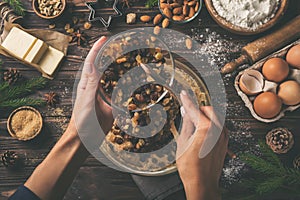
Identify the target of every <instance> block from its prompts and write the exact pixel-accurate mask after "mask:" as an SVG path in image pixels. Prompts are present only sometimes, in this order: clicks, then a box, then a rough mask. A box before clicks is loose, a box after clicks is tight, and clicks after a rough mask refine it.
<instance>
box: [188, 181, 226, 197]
mask: <svg viewBox="0 0 300 200" xmlns="http://www.w3.org/2000/svg"><path fill="white" fill-rule="evenodd" d="M183 185H184V190H185V194H186V198H187V200H221V194H220V191H219V189H218V188H216V187H213V188H212V187H207V186H205V185H204V184H200V183H190V182H184V184H183Z"/></svg>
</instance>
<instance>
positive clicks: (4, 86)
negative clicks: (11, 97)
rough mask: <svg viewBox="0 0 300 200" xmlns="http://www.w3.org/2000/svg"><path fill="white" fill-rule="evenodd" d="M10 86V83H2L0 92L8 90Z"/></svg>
mask: <svg viewBox="0 0 300 200" xmlns="http://www.w3.org/2000/svg"><path fill="white" fill-rule="evenodd" d="M8 86H9V84H8V82H2V83H0V92H1V91H3V90H5V89H6V88H8Z"/></svg>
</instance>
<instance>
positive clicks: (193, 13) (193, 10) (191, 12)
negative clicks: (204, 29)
mask: <svg viewBox="0 0 300 200" xmlns="http://www.w3.org/2000/svg"><path fill="white" fill-rule="evenodd" d="M194 15H195V8H193V7H190V12H189V17H190V18H191V17H193V16H194Z"/></svg>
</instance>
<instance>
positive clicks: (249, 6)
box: [212, 0, 280, 30]
mask: <svg viewBox="0 0 300 200" xmlns="http://www.w3.org/2000/svg"><path fill="white" fill-rule="evenodd" d="M212 3H213V6H214V7H215V9H216V11H217V13H218V14H219V15H220V16H221V17H223V18H224V19H226V20H227V21H228V22H230V23H232V24H233V25H236V26H239V27H241V28H246V29H251V30H255V29H258V28H259V27H260V26H261V25H263V24H265V23H267V22H268V21H269V20H270V19H272V18H273V17H274V15H275V13H276V11H277V8H278V5H279V3H280V0H212Z"/></svg>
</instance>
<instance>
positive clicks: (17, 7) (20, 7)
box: [3, 0, 25, 16]
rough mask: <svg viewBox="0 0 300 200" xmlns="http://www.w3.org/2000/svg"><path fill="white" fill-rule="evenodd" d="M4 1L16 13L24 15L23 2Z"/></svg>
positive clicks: (18, 0) (15, 0)
mask: <svg viewBox="0 0 300 200" xmlns="http://www.w3.org/2000/svg"><path fill="white" fill-rule="evenodd" d="M3 1H4V2H6V3H8V4H9V5H10V7H11V8H12V9H13V10H14V11H15V13H16V14H18V15H21V16H24V15H25V8H24V6H23V3H22V2H21V1H20V0H3Z"/></svg>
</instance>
